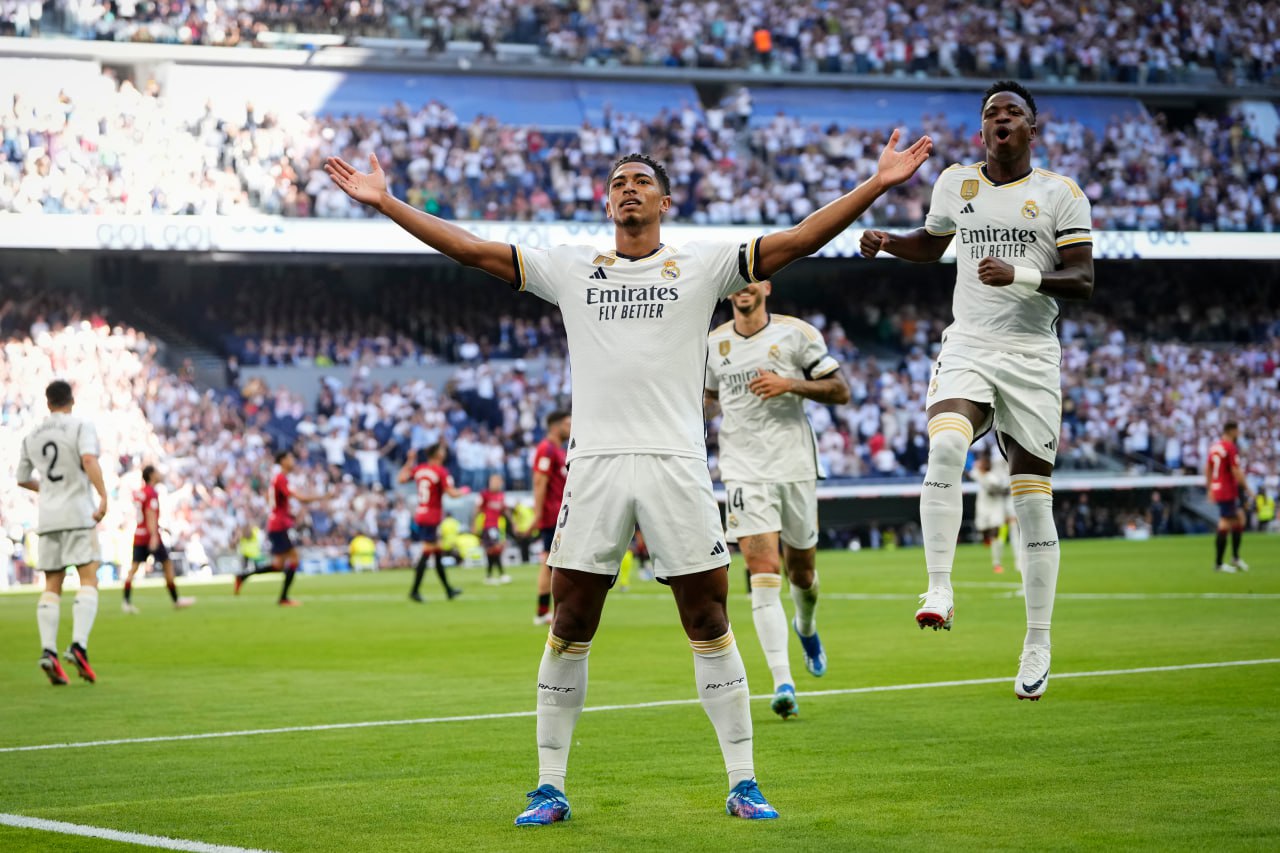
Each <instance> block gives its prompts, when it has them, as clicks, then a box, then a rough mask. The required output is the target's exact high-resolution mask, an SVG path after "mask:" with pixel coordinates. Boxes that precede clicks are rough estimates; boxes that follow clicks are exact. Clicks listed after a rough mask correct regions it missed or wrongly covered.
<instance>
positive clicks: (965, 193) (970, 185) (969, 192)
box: [960, 180, 978, 201]
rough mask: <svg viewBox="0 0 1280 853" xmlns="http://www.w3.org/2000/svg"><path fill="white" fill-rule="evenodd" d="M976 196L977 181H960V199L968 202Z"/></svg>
mask: <svg viewBox="0 0 1280 853" xmlns="http://www.w3.org/2000/svg"><path fill="white" fill-rule="evenodd" d="M977 194H978V182H977V180H972V181H962V182H961V183H960V198H962V199H964V200H965V201H968V200H969V199H971V198H973V197H974V196H976V195H977Z"/></svg>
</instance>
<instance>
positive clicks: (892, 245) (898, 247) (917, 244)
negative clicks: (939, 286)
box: [858, 228, 955, 264]
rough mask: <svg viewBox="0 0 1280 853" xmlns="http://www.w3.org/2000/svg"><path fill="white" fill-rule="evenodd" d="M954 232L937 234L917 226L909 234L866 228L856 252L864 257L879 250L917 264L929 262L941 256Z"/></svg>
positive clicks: (875, 253) (868, 256)
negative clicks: (942, 234) (943, 234)
mask: <svg viewBox="0 0 1280 853" xmlns="http://www.w3.org/2000/svg"><path fill="white" fill-rule="evenodd" d="M954 237H955V235H954V234H948V235H946V236H941V237H940V236H938V235H937V234H930V233H929V232H928V230H926V229H924V228H917V229H916V230H914V231H912V232H911V233H910V234H890V233H889V232H887V231H873V230H870V229H868V230H866V231H863V232H862V239H861V240H859V241H858V252H859V254H861V255H862V257H864V258H874V257H875V256H876V255H877V254H879V253H880V252H885V253H886V254H890V255H893V256H894V257H897V258H902V259H903V260H904V261H913V262H915V263H917V264H931V263H933V262H934V261H936V260H938V259H939V258H941V257H942V253H943V252H945V251H946V250H947V247H948V246H950V245H951V241H952V239H954Z"/></svg>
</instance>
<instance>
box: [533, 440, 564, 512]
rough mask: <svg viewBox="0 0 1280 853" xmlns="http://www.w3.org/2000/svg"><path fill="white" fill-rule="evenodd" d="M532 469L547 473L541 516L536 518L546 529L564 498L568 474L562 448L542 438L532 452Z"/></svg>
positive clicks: (558, 510)
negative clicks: (545, 492) (545, 494)
mask: <svg viewBox="0 0 1280 853" xmlns="http://www.w3.org/2000/svg"><path fill="white" fill-rule="evenodd" d="M533 470H534V471H535V472H537V473H540V474H546V475H547V496H546V498H545V499H544V500H543V503H542V518H539V519H538V527H540V528H542V529H543V530H547V529H549V528H552V527H555V525H556V517H557V516H558V515H560V503H561V502H562V501H563V500H564V481H565V478H566V477H568V476H569V469H568V468H567V467H566V458H565V453H564V448H563V447H561V446H560V445H558V444H556V443H555V442H553V441H548V440H547V439H545V438H544V439H543V440H542V441H540V442H539V443H538V448H537V449H536V450H535V451H534V452H533Z"/></svg>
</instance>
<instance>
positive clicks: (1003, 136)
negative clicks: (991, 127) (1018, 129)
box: [996, 126, 1013, 142]
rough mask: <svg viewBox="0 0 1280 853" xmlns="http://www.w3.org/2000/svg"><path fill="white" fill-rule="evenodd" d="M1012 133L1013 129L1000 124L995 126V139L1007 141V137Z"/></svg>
mask: <svg viewBox="0 0 1280 853" xmlns="http://www.w3.org/2000/svg"><path fill="white" fill-rule="evenodd" d="M1012 135H1013V131H1011V130H1010V129H1009V128H1007V127H1004V126H1001V127H997V128H996V140H997V141H999V142H1008V141H1009V137H1010V136H1012Z"/></svg>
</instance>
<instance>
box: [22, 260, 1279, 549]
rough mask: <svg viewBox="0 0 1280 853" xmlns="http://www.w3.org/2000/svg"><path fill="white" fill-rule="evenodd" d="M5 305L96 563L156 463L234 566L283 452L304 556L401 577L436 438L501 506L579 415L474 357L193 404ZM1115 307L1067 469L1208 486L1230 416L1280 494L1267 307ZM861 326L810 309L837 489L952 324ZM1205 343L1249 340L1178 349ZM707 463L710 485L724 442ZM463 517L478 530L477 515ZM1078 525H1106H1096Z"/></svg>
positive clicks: (1087, 321)
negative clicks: (94, 497) (82, 459)
mask: <svg viewBox="0 0 1280 853" xmlns="http://www.w3.org/2000/svg"><path fill="white" fill-rule="evenodd" d="M1171 292H1173V293H1177V292H1178V289H1177V288H1171ZM4 294H5V299H4V302H3V303H2V304H0V336H2V338H3V340H4V343H3V358H2V359H0V392H2V395H3V396H2V398H0V403H2V406H0V438H2V439H3V441H4V444H5V446H8V447H15V446H17V444H18V442H19V440H20V438H21V436H22V435H24V434H25V433H26V432H27V431H28V430H29V429H30V428H31V427H32V425H33V424H34V423H36V422H37V421H38V419H39V418H41V417H43V402H42V397H41V395H40V390H41V389H43V387H44V386H45V384H47V382H48V381H49V380H50V379H51V378H53V377H54V376H63V377H67V378H69V379H70V380H71V381H72V383H73V385H74V386H75V388H76V393H77V411H78V412H79V413H80V414H83V415H84V416H86V417H89V418H91V419H93V421H94V422H95V424H97V426H98V430H99V433H100V436H101V439H102V447H103V452H102V457H101V458H102V460H103V463H104V464H103V469H104V473H105V475H106V478H107V483H108V488H109V490H110V491H111V493H112V503H111V512H110V514H109V516H108V518H107V520H106V522H105V523H104V526H103V530H104V531H105V534H104V546H105V548H106V549H107V551H108V556H110V557H112V558H113V559H114V560H115V561H122V560H124V559H125V555H127V550H128V546H129V543H130V541H131V534H132V530H133V527H134V524H135V512H136V510H135V508H134V506H133V503H132V500H131V497H130V496H131V494H132V492H133V490H134V489H135V488H137V485H138V483H137V479H138V471H139V469H140V468H141V466H142V465H143V464H146V463H158V464H159V465H160V466H161V468H162V470H164V471H165V472H166V474H167V486H168V488H167V491H165V493H164V494H165V496H164V503H163V506H162V519H163V525H164V527H165V528H166V530H167V531H168V535H169V537H170V538H171V540H172V541H176V542H181V543H182V544H183V546H184V549H185V553H186V554H187V557H188V560H189V561H191V562H193V563H194V564H196V565H201V564H209V563H213V562H215V561H216V560H217V559H218V558H219V557H227V558H230V557H231V555H233V554H234V553H235V551H236V547H237V541H238V539H239V537H240V536H241V535H243V534H244V533H245V532H246V531H247V530H250V529H252V528H253V527H255V526H261V524H262V523H263V521H264V519H265V518H266V513H267V506H266V488H265V484H266V483H267V482H268V480H269V473H270V469H271V464H272V461H271V454H272V451H273V450H274V449H277V448H282V447H293V448H295V450H296V453H297V455H298V461H299V465H298V473H297V477H298V478H299V481H300V482H299V483H298V484H297V487H298V489H299V490H300V491H303V492H310V493H320V494H324V495H326V496H327V499H326V500H325V501H323V502H321V503H319V504H316V505H313V506H312V507H310V508H309V510H308V512H306V513H305V514H304V516H303V519H304V520H303V527H304V530H303V537H304V541H307V542H310V543H312V544H314V545H316V546H320V547H323V548H325V549H328V550H329V551H332V552H334V553H342V552H343V551H344V549H345V547H346V544H347V543H348V542H350V540H351V537H352V536H353V535H355V534H356V533H365V534H366V535H370V536H372V537H373V538H374V539H375V540H376V541H377V542H378V543H379V545H378V547H379V552H380V557H381V559H382V560H383V561H384V564H390V565H400V564H403V563H404V562H405V561H407V557H408V554H409V549H410V547H411V546H410V544H409V539H408V534H409V528H408V524H409V518H410V513H411V509H412V507H411V506H410V501H411V499H412V498H411V496H410V495H408V494H407V492H406V491H405V490H403V489H399V488H397V486H396V482H395V481H396V473H397V472H398V470H399V468H400V467H401V466H402V465H403V463H404V462H405V461H406V460H407V459H409V458H410V457H411V455H412V454H413V453H414V452H415V451H416V450H419V449H423V448H426V447H429V446H430V445H432V444H434V443H435V442H437V441H442V440H443V441H446V442H447V443H448V444H449V446H450V449H451V458H450V466H451V468H452V469H453V471H454V475H455V478H456V479H457V481H458V482H459V484H460V485H465V486H469V487H470V488H472V489H473V490H476V491H478V490H479V489H481V488H483V487H484V486H485V484H486V483H487V481H488V478H489V476H490V475H491V474H495V473H497V474H501V475H503V477H504V479H505V481H506V483H507V485H508V488H511V489H514V490H522V489H527V488H528V487H529V486H530V479H531V478H530V472H529V467H528V466H529V462H530V455H531V450H532V447H533V446H534V444H535V443H536V441H537V440H539V439H540V437H541V430H542V422H543V419H544V417H545V415H546V414H547V413H548V412H549V411H550V410H552V409H554V408H557V407H559V406H563V405H565V404H566V403H568V402H569V401H570V397H571V376H570V373H569V369H568V366H567V364H566V363H565V362H564V361H563V359H562V358H561V357H560V355H559V354H558V353H555V352H551V353H550V354H549V353H542V354H540V355H538V356H537V357H534V358H530V359H529V360H528V361H527V362H526V361H522V360H510V359H500V358H496V357H495V358H493V359H490V358H489V357H486V356H484V355H483V354H482V353H481V352H480V351H478V350H477V351H475V352H474V353H473V352H471V351H470V350H466V351H464V352H463V353H462V354H461V357H460V358H459V360H458V361H457V363H456V364H455V365H454V366H453V368H452V370H453V372H452V376H451V378H450V380H449V381H448V382H447V383H446V384H445V386H444V387H443V388H437V387H435V386H434V385H431V384H428V383H426V382H424V381H420V380H413V381H407V382H398V383H397V382H378V381H377V380H375V379H372V378H370V377H369V376H368V375H367V374H366V373H365V372H362V371H361V370H360V366H359V365H355V366H347V367H338V366H335V367H334V370H333V371H332V373H331V374H329V375H327V376H326V378H325V379H324V380H323V387H322V388H320V389H319V391H318V393H317V394H316V395H315V398H314V402H311V401H309V400H306V399H304V398H302V397H301V396H298V395H297V394H294V393H291V392H289V391H287V390H285V389H284V388H283V387H275V388H272V387H269V386H268V385H267V384H266V383H264V382H263V381H262V380H261V379H257V378H252V377H250V378H246V379H244V380H243V381H241V382H240V383H239V385H238V387H233V388H230V389H227V390H225V391H204V392H201V391H198V390H197V389H196V388H195V387H194V386H192V385H191V384H190V383H189V382H188V381H187V380H186V379H185V378H184V377H182V376H180V375H178V374H175V373H173V372H171V371H169V370H166V369H165V368H163V367H162V366H161V364H160V361H159V358H158V356H157V350H156V346H155V345H154V344H153V343H152V342H151V341H150V340H148V338H147V337H146V336H145V335H143V334H141V333H139V332H137V331H135V330H133V329H130V328H128V327H126V326H122V325H119V324H112V323H110V322H109V321H108V319H107V317H108V313H107V312H106V311H105V309H97V310H90V309H88V308H87V307H86V306H84V305H83V304H82V303H80V301H79V300H78V299H75V298H71V297H69V296H68V294H66V293H61V292H57V291H53V290H51V289H49V288H47V287H43V286H37V285H36V284H33V283H30V282H23V281H22V280H20V279H17V278H10V279H9V280H7V281H6V283H5V287H4ZM1251 294H1253V295H1256V292H1255V291H1247V290H1246V291H1245V295H1246V297H1248V296H1250V295H1251ZM1188 298H1192V297H1188ZM1121 301H1122V297H1117V298H1116V302H1115V303H1114V304H1103V305H1102V306H1094V307H1093V308H1091V309H1090V310H1089V311H1079V312H1072V313H1070V314H1068V315H1067V317H1066V318H1064V322H1063V323H1062V338H1063V342H1064V362H1063V364H1064V397H1065V400H1064V421H1063V431H1062V438H1061V446H1060V451H1059V453H1060V455H1059V459H1060V465H1061V466H1062V467H1066V468H1073V467H1074V468H1098V467H1103V468H1107V469H1109V470H1112V471H1117V472H1119V471H1130V472H1137V471H1156V472H1166V471H1167V472H1175V473H1181V472H1185V473H1199V472H1200V471H1201V469H1202V466H1203V464H1204V460H1205V458H1206V452H1207V448H1208V445H1209V444H1210V443H1211V442H1212V441H1213V440H1214V439H1216V438H1217V436H1218V433H1219V431H1220V428H1221V425H1222V423H1223V422H1224V421H1225V420H1227V419H1235V420H1238V421H1239V422H1240V423H1241V424H1242V427H1243V434H1244V440H1245V446H1244V454H1243V455H1244V458H1245V460H1246V462H1247V464H1248V474H1249V477H1250V480H1251V482H1252V483H1253V485H1254V487H1255V488H1256V487H1257V486H1259V485H1262V484H1266V485H1267V486H1268V487H1269V489H1270V490H1271V491H1272V493H1274V491H1275V489H1276V475H1277V473H1280V385H1278V383H1280V367H1278V365H1280V314H1277V313H1276V311H1275V310H1274V308H1272V309H1271V310H1270V311H1269V312H1266V313H1262V314H1259V315H1256V316H1252V317H1250V318H1248V321H1247V322H1245V323H1232V322H1228V321H1227V320H1226V317H1225V312H1219V313H1220V314H1222V315H1221V316H1215V312H1214V311H1206V310H1204V309H1203V307H1202V306H1203V304H1204V300H1203V298H1201V299H1200V300H1199V301H1198V302H1188V303H1185V304H1183V305H1182V306H1180V307H1179V309H1178V310H1176V311H1172V312H1169V313H1171V314H1172V315H1173V316H1174V317H1175V318H1176V317H1177V316H1178V315H1180V314H1181V315H1191V316H1193V317H1198V316H1199V315H1200V314H1204V315H1207V316H1206V319H1205V320H1204V321H1202V322H1201V321H1199V320H1198V319H1197V320H1195V321H1194V322H1191V321H1189V322H1188V325H1187V326H1186V327H1185V328H1183V329H1182V331H1185V332H1187V334H1188V338H1182V339H1179V340H1178V341H1177V342H1174V341H1171V340H1168V339H1164V340H1162V339H1159V338H1156V339H1148V338H1146V337H1145V336H1144V335H1145V333H1146V331H1145V330H1135V331H1126V329H1125V328H1124V315H1125V311H1124V310H1122V309H1121V308H1120V307H1119V305H1120V302H1121ZM890 305H893V306H895V307H893V308H892V309H891V308H890V307H889V306H890ZM1227 307H1230V306H1227ZM836 310H842V309H839V308H837V309H836ZM858 311H860V312H861V313H860V314H858V315H856V316H844V317H841V318H840V319H836V318H835V317H834V311H833V314H832V316H828V314H827V313H825V312H822V311H815V310H809V311H807V312H803V314H804V316H805V318H806V319H807V320H808V321H809V322H811V323H812V324H813V325H815V326H816V327H817V328H819V329H821V330H822V332H823V334H824V336H825V338H826V340H827V343H828V346H829V348H830V350H831V351H832V353H833V354H834V355H835V356H836V358H837V359H838V360H840V361H841V363H842V364H843V365H844V370H845V375H846V377H847V378H848V380H849V383H850V386H851V390H852V399H851V401H850V403H849V404H848V405H845V406H838V407H825V406H819V405H817V404H809V405H808V411H809V415H810V418H811V419H812V422H813V424H814V427H815V431H816V433H817V436H818V447H819V455H820V457H821V459H822V461H823V464H824V466H825V467H826V469H827V470H828V471H829V473H830V474H831V476H832V477H835V478H848V479H855V478H893V477H918V476H919V474H920V471H921V470H922V466H923V464H924V461H925V458H926V454H927V444H926V437H925V436H926V430H925V422H924V414H923V411H924V395H925V390H926V387H927V383H928V378H929V372H930V368H931V359H930V355H929V353H930V352H931V351H932V346H933V344H934V343H936V340H937V335H938V333H939V332H940V330H941V328H942V326H943V324H944V323H945V318H944V316H943V312H942V311H938V312H932V313H931V312H929V311H926V310H922V309H921V308H919V307H915V308H903V307H901V299H900V295H899V296H898V297H897V298H895V297H894V295H893V293H892V292H891V287H889V286H887V285H886V286H883V287H879V288H877V287H875V286H871V287H870V288H869V289H868V291H867V298H866V299H863V300H860V301H859V303H858ZM1117 318H1119V319H1117ZM1173 322H1174V323H1175V324H1176V323H1177V322H1179V321H1177V320H1176V319H1175V320H1174V321H1173ZM537 325H541V324H537ZM473 336H481V335H479V333H478V332H477V333H474V334H473ZM1196 337H1203V338H1206V339H1211V340H1217V341H1223V340H1232V341H1236V342H1237V343H1235V345H1232V346H1222V345H1216V344H1196V343H1188V342H1186V341H1187V340H1189V339H1195V338H1196ZM854 341H861V342H864V345H865V347H867V349H866V350H864V349H862V348H860V347H859V345H858V344H855V343H854ZM555 349H556V348H555V347H553V348H552V350H555ZM872 350H873V351H874V353H872V352H871V351H872ZM710 446H711V465H712V468H713V470H714V469H715V467H716V465H717V459H716V431H715V425H714V424H713V425H712V430H711V433H710ZM15 464H16V460H15V459H12V458H8V457H6V458H5V460H4V463H3V471H0V476H5V477H8V478H9V479H10V480H12V476H13V466H14V465H15ZM1060 509H1062V511H1063V512H1064V513H1067V514H1068V515H1069V516H1070V517H1071V518H1074V519H1075V520H1074V521H1071V527H1070V528H1067V527H1065V526H1064V530H1070V531H1082V532H1084V531H1087V532H1098V531H1101V530H1103V529H1104V528H1103V527H1098V526H1096V525H1099V524H1101V523H1102V520H1103V518H1104V516H1105V513H1104V512H1103V511H1102V510H1098V511H1097V512H1093V513H1090V512H1087V511H1085V510H1081V509H1080V508H1079V507H1074V508H1073V507H1070V506H1068V505H1067V504H1066V503H1064V506H1063V507H1061V508H1060ZM1086 509H1087V508H1086ZM459 511H460V512H461V513H462V514H463V515H466V514H467V507H466V506H463V507H461V508H460V510H459ZM1077 516H1078V517H1077ZM1086 517H1087V518H1088V519H1092V521H1090V525H1095V526H1085V524H1084V521H1083V520H1082V519H1085V518H1086ZM0 518H3V520H4V521H3V524H4V527H5V532H6V534H7V536H8V538H9V539H10V541H12V542H21V541H22V540H23V539H24V538H25V532H26V531H27V530H29V528H30V525H31V524H32V522H33V520H34V503H33V501H32V500H31V497H30V495H29V494H28V493H26V492H25V491H23V490H19V489H4V490H0ZM1114 520H1115V519H1112V521H1114ZM1067 521H1068V518H1066V517H1064V524H1066V522H1067ZM1108 523H1111V522H1108Z"/></svg>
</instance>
